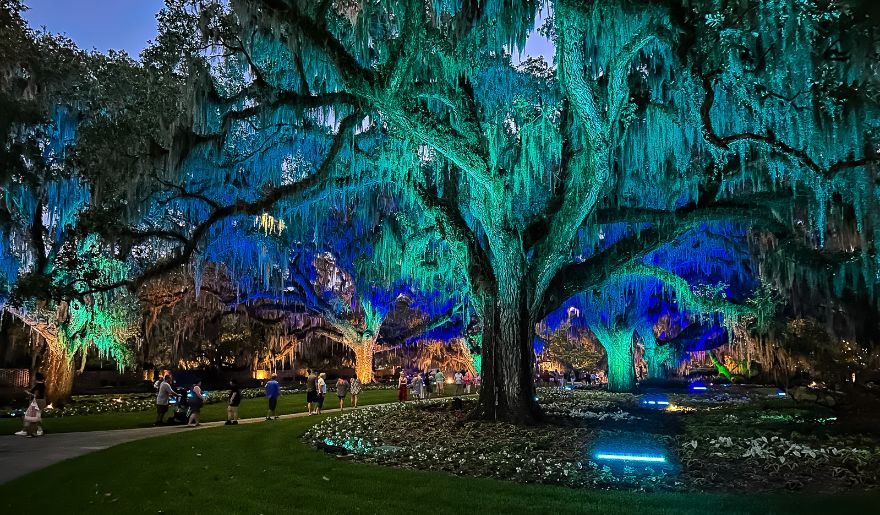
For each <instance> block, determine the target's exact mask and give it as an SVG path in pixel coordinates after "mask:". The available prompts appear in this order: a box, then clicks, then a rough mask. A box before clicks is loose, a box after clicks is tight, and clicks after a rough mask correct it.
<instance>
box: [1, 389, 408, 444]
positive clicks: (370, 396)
mask: <svg viewBox="0 0 880 515" xmlns="http://www.w3.org/2000/svg"><path fill="white" fill-rule="evenodd" d="M212 393H213V392H212ZM220 395H224V396H225V393H222V394H220ZM396 399H397V391H396V390H368V391H364V392H361V395H360V399H359V401H358V403H359V404H360V405H366V404H380V403H384V402H392V401H394V400H396ZM350 401H351V397H348V398H347V401H346V405H347V404H348V403H349V402H350ZM324 407H325V408H327V409H330V408H338V407H339V405H338V401H337V397H336V395H335V394H334V393H332V392H331V393H330V394H329V395H328V396H327V399H326V401H325V402H324ZM172 409H173V408H172ZM305 411H306V394H305V393H294V394H290V395H282V396H281V398H280V399H279V400H278V410H277V413H278V414H279V415H285V414H289V413H302V412H305ZM238 413H239V417H241V418H253V417H265V416H266V399H264V398H260V399H245V400H243V401H242V402H241V407H240V408H239V412H238ZM169 415H170V411H169ZM167 418H168V417H166V419H167ZM155 420H156V412H155V411H154V410H149V411H139V412H134V413H101V414H96V415H77V416H71V417H47V418H45V419H43V427H44V428H45V429H46V431H48V432H51V433H71V432H74V431H102V430H106V429H132V428H136V427H150V426H152V425H153V422H155ZM217 420H226V404H225V403H223V402H220V403H215V404H207V405H205V406H204V407H203V408H202V415H201V421H202V422H213V421H217ZM21 426H22V421H21V419H17V418H6V419H0V434H12V433H14V432H16V431H18V430H20V429H21Z"/></svg>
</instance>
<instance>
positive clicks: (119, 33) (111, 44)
mask: <svg viewBox="0 0 880 515" xmlns="http://www.w3.org/2000/svg"><path fill="white" fill-rule="evenodd" d="M25 4H26V5H27V6H28V7H29V8H30V9H29V10H28V11H26V12H25V18H26V19H27V20H28V22H29V23H30V25H31V27H33V28H35V29H39V28H42V27H44V26H45V27H46V28H47V29H48V30H49V32H56V33H58V32H61V33H64V34H67V35H68V36H69V37H70V38H71V39H73V41H75V42H76V44H77V45H78V46H79V47H81V48H84V49H87V50H91V49H92V48H95V49H97V50H99V51H101V52H107V50H109V49H111V48H112V49H115V50H125V51H127V52H128V53H129V54H130V55H131V56H132V57H137V56H138V55H139V54H140V52H141V50H143V49H144V48H145V47H146V46H147V41H149V40H151V39H153V38H155V37H156V13H157V12H158V11H159V9H161V8H162V5H163V2H162V0H25ZM546 13H547V11H546V10H545V11H543V12H542V13H541V14H540V15H539V17H538V24H540V23H541V20H543V18H544V16H546ZM553 53H554V51H553V45H552V43H550V41H548V40H547V39H546V38H544V37H543V36H541V35H540V34H538V33H537V31H535V32H533V33H532V35H531V36H530V37H529V39H528V41H527V42H526V47H525V49H524V50H523V54H522V55H521V56H517V55H514V61H515V62H518V61H519V60H521V59H525V58H526V57H529V56H538V55H543V56H544V58H545V59H547V62H548V63H551V64H552V63H553Z"/></svg>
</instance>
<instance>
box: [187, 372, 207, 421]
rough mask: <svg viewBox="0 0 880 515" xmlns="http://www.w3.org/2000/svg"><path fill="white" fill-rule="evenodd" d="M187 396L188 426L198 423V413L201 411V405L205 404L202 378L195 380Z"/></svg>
mask: <svg viewBox="0 0 880 515" xmlns="http://www.w3.org/2000/svg"><path fill="white" fill-rule="evenodd" d="M190 394H191V395H189V396H188V401H189V422H187V425H188V426H189V427H196V426H198V425H200V424H199V414H200V413H201V412H202V406H203V405H204V404H205V396H204V395H203V394H202V380H201V379H199V380H198V381H196V384H194V385H193V387H192V389H191V390H190Z"/></svg>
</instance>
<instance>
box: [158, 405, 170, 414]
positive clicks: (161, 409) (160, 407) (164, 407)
mask: <svg viewBox="0 0 880 515" xmlns="http://www.w3.org/2000/svg"><path fill="white" fill-rule="evenodd" d="M156 413H158V414H159V415H164V414H166V413H168V405H167V404H156Z"/></svg>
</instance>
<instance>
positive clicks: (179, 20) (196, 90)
mask: <svg viewBox="0 0 880 515" xmlns="http://www.w3.org/2000/svg"><path fill="white" fill-rule="evenodd" d="M867 5H868V4H864V5H862V4H861V3H858V2H843V1H836V0H813V1H808V2H804V1H800V0H765V1H760V2H758V1H747V0H680V1H649V0H600V1H593V2H581V1H577V0H556V1H553V2H548V3H546V5H545V3H542V2H531V1H525V2H507V1H501V2H483V1H476V0H473V1H471V0H464V1H461V2H433V1H432V2H425V1H423V0H404V1H399V2H384V1H379V2H366V1H358V0H351V1H348V0H346V1H342V0H337V1H320V2H314V1H305V0H302V1H300V0H254V1H243V0H232V1H229V2H220V1H217V2H213V1H208V2H205V1H202V2H190V1H186V0H169V2H168V4H167V6H166V9H165V10H164V11H163V12H162V13H161V15H160V16H159V22H160V35H159V37H158V38H157V42H156V43H155V44H154V45H153V46H152V47H150V48H149V49H148V50H147V51H145V52H144V55H142V56H141V58H142V59H141V61H140V62H139V63H133V62H130V61H129V60H126V58H124V56H116V57H114V56H109V57H106V58H104V61H103V64H101V63H91V61H89V62H90V63H91V64H88V65H87V67H88V68H89V69H96V70H99V71H100V70H106V75H103V76H102V75H100V74H94V73H93V74H88V77H89V80H94V81H95V82H96V84H93V85H90V86H89V87H88V88H86V89H87V90H88V99H87V101H85V102H84V103H85V104H86V105H87V106H88V105H91V106H94V107H93V110H92V111H89V110H88V109H84V108H83V107H81V106H80V102H79V101H78V100H77V97H76V96H75V95H69V94H67V93H58V94H54V95H52V96H51V98H47V100H45V101H44V106H43V107H42V108H41V109H43V111H42V112H44V113H48V112H58V110H59V109H61V110H62V111H61V112H77V113H79V112H83V113H86V114H83V115H79V116H80V118H79V119H78V122H77V137H76V145H75V148H76V151H75V152H74V156H73V157H72V158H71V159H65V160H64V161H65V166H64V168H65V170H68V171H69V173H71V174H76V176H77V177H79V178H81V179H79V180H80V181H81V184H82V185H83V186H82V187H83V189H84V192H83V193H79V194H76V195H67V196H66V199H68V200H73V199H75V200H77V201H78V202H81V203H82V205H83V206H87V207H85V208H83V209H79V208H66V209H67V211H65V212H71V213H72V212H75V213H76V217H77V223H76V224H74V225H75V226H76V228H77V230H76V231H75V232H76V234H77V236H76V240H75V241H76V242H77V245H79V246H82V245H85V244H87V243H86V242H89V243H88V244H89V245H92V246H93V247H90V248H94V249H96V250H95V252H96V253H97V254H99V255H100V256H102V259H107V260H111V261H112V262H113V263H119V266H122V267H124V273H119V274H94V273H91V272H89V271H88V270H90V268H89V266H88V259H85V258H84V257H83V254H84V253H83V252H72V253H71V254H72V256H71V257H70V259H68V260H66V261H65V263H64V265H65V266H64V267H58V268H56V267H50V268H47V267H46V266H40V265H45V264H46V262H48V261H55V259H54V258H50V257H49V256H46V257H43V258H40V254H39V253H37V258H36V260H35V261H33V263H32V262H26V263H24V264H18V265H15V266H13V267H10V266H9V265H7V266H6V268H4V270H8V269H11V268H15V270H16V274H15V275H13V274H9V273H7V274H6V276H7V277H8V278H7V279H6V282H7V284H9V285H12V284H15V285H17V287H19V288H20V289H22V290H27V291H31V292H33V291H34V290H35V289H39V288H35V287H34V285H37V286H41V287H42V289H43V290H44V291H46V292H50V293H51V294H52V296H53V297H55V298H58V299H64V298H74V297H77V298H79V297H83V296H85V295H95V294H98V293H107V292H116V291H119V290H121V289H127V290H129V291H138V290H139V289H140V288H141V287H142V286H143V285H144V284H145V283H146V282H147V281H149V280H151V279H153V278H159V277H162V276H163V275H164V274H167V273H169V272H175V271H177V270H179V269H180V268H181V267H190V268H191V269H192V270H193V273H194V276H195V278H196V288H197V289H198V287H199V286H198V284H199V276H200V270H202V269H204V267H205V266H206V264H209V263H210V264H221V265H222V266H223V267H224V268H225V271H226V273H227V274H229V278H230V280H231V282H232V284H234V285H235V295H236V296H237V298H248V296H266V295H271V296H273V297H274V298H275V300H279V299H281V300H284V297H285V295H287V294H288V293H290V291H291V288H292V287H293V286H292V282H294V281H295V278H296V276H298V275H302V274H301V273H300V272H303V271H304V270H305V269H308V268H309V267H310V266H312V265H314V263H315V260H322V259H329V258H325V257H321V256H333V258H332V259H333V260H334V261H336V262H337V263H340V264H341V268H342V269H345V270H346V272H345V274H346V276H348V277H350V278H351V281H352V282H353V283H355V284H357V285H358V286H357V287H355V288H354V291H355V292H356V293H355V296H360V299H359V300H354V297H352V299H350V300H349V306H350V311H349V312H347V314H348V315H350V316H352V317H354V318H356V319H361V318H362V319H363V321H364V322H363V323H364V324H365V325H364V327H360V328H359V331H361V333H360V334H361V335H363V334H365V332H364V331H369V332H371V334H373V336H375V335H376V331H375V330H373V329H371V328H370V323H375V322H376V320H377V319H381V314H382V311H381V309H384V308H378V307H377V304H376V303H375V302H374V299H368V298H367V297H364V296H363V295H364V294H366V293H368V292H375V291H378V290H384V291H385V292H386V293H387V292H391V293H396V294H398V295H399V294H400V293H401V291H400V290H399V287H405V288H407V289H408V290H409V291H417V292H420V293H419V294H416V293H413V296H412V297H411V298H412V299H416V298H422V299H428V300H429V302H428V303H427V304H430V305H431V306H433V307H432V308H431V309H430V310H429V312H430V313H429V315H430V316H429V318H433V317H434V316H437V315H442V314H443V313H445V312H446V311H447V310H448V309H450V307H451V305H456V306H457V305H461V306H462V308H461V313H463V314H462V316H463V317H464V318H463V319H462V320H461V325H462V327H466V326H467V325H468V323H469V322H468V320H467V318H468V317H470V316H471V314H472V315H473V317H474V318H475V319H478V320H479V325H480V328H481V335H480V342H481V346H480V347H481V371H482V375H483V384H484V385H485V388H484V389H483V390H482V391H481V394H480V396H481V397H480V407H479V409H478V411H477V412H476V413H475V416H478V417H482V418H488V419H503V420H509V421H514V422H530V421H533V420H535V418H537V417H538V416H540V412H539V408H538V407H537V405H536V403H535V401H534V384H533V375H534V370H533V368H534V348H533V339H534V336H535V328H536V326H537V325H538V324H540V323H542V322H543V321H545V319H546V318H547V317H548V315H552V314H553V313H554V312H556V313H559V312H561V311H560V310H562V311H564V312H567V311H565V310H566V309H567V307H570V306H571V305H572V302H575V303H578V304H579V306H578V307H579V308H583V313H585V314H589V313H593V314H601V313H605V315H604V318H603V317H602V316H599V318H598V319H597V320H598V321H599V323H595V324H592V326H591V330H592V331H593V333H594V334H596V336H597V337H599V340H600V341H602V340H603V336H602V334H600V333H603V332H607V331H605V330H607V329H609V328H613V329H615V331H616V330H617V329H619V328H622V327H626V328H627V329H626V330H625V331H624V333H628V335H625V336H624V335H621V336H619V338H618V337H611V336H606V337H605V340H609V339H611V340H614V339H616V340H621V341H623V340H624V339H628V341H629V345H630V346H631V344H632V335H633V331H634V330H635V331H636V332H638V333H639V334H640V335H641V337H642V339H643V340H645V341H646V345H648V343H647V340H652V339H654V338H653V337H654V336H655V335H654V334H653V332H654V330H653V329H651V330H648V329H647V326H648V325H650V324H646V323H645V320H650V316H651V315H650V313H649V311H650V306H651V305H654V306H656V305H660V304H662V305H665V306H667V311H670V312H671V311H674V312H677V313H679V314H680V316H681V317H685V319H686V320H688V322H687V323H688V324H691V325H694V327H695V328H696V327H701V326H706V328H707V330H709V329H708V328H709V327H711V326H717V327H722V328H723V330H724V331H726V332H727V333H728V334H732V332H733V330H734V329H733V328H734V326H736V324H737V323H738V322H739V321H740V320H741V319H743V318H744V317H745V318H748V317H752V318H755V317H758V318H764V317H765V315H766V309H765V308H766V305H767V302H763V301H762V299H764V300H766V298H769V297H768V296H767V295H766V289H767V288H770V289H773V290H774V291H776V293H777V294H778V295H779V296H781V297H783V298H794V297H796V295H794V294H793V292H797V291H799V290H801V289H804V288H806V289H807V290H809V292H810V295H813V296H816V297H820V296H821V297H830V298H834V299H844V298H846V297H848V296H849V297H853V296H855V297H857V298H858V299H859V300H858V302H860V303H862V304H866V305H870V306H873V307H874V308H876V300H875V299H876V295H875V285H876V283H877V277H878V272H880V269H878V257H877V254H876V251H875V247H874V240H875V236H876V231H877V230H878V224H877V221H878V220H877V219H876V217H877V215H878V213H880V211H878V210H877V208H876V205H875V204H876V201H877V190H876V187H875V180H876V179H875V177H874V170H875V167H876V163H877V161H878V159H880V153H878V152H880V146H878V141H877V138H878V134H877V129H878V126H877V125H878V93H880V87H878V86H880V84H878V79H877V77H878V74H877V71H878V70H877V69H878V58H877V56H878V55H880V54H878V50H880V44H878V29H877V24H876V23H875V22H876V13H874V12H872V11H871V10H869V9H868V8H867V7H865V6H867ZM543 7H548V8H549V9H548V10H547V11H541V9H542V8H543ZM10 12H14V9H12V10H11V11H10ZM539 12H545V13H549V14H548V15H546V14H542V15H541V18H542V21H541V22H540V23H541V30H543V31H544V32H545V33H546V34H547V35H548V36H549V37H550V38H551V39H552V41H553V42H554V44H555V51H556V54H555V59H554V62H553V63H546V62H543V61H542V60H539V59H528V60H525V61H523V62H518V61H517V60H515V59H514V55H515V54H516V53H517V52H518V51H519V50H520V49H522V47H523V46H524V43H525V41H526V38H527V37H528V35H529V33H530V32H531V31H533V30H535V29H536V24H537V23H538V22H537V20H538V17H539V16H538V13H539ZM21 30H25V29H21ZM31 39H32V40H33V38H31ZM71 51H72V50H71ZM44 52H46V51H40V52H37V54H39V55H42V53H44ZM41 59H42V58H41ZM90 59H97V60H98V61H100V59H98V58H97V57H96V56H92V57H91V58H90ZM73 76H76V74H74V73H72V72H71V73H64V74H63V77H64V80H69V79H68V77H73ZM16 95H17V96H16ZM21 95H22V93H20V92H17V93H13V96H14V97H15V98H18V97H20V96H21ZM16 101H17V100H16ZM71 109H76V111H70V110H71ZM65 110H66V111H65ZM7 204H9V200H7ZM7 209H8V208H7ZM44 209H45V208H44ZM50 209H62V208H61V204H58V203H53V207H52V208H50ZM38 211H40V210H38ZM62 225H64V224H62ZM67 225H69V224H67ZM27 227H29V225H27V224H25V225H24V228H27ZM33 232H41V233H42V232H44V231H43V230H42V229H41V230H40V231H33ZM45 232H50V231H49V229H45ZM38 247H39V246H38ZM40 248H42V247H40ZM71 248H74V247H71ZM2 252H7V253H8V252H9V251H8V250H5V251H2ZM85 254H88V253H85ZM4 255H9V254H0V257H2V256H4ZM358 255H360V260H358V259H355V258H356V257H357V256H358ZM41 259H42V261H41ZM5 262H6V263H9V261H8V260H7V261H5ZM292 262H297V263H298V266H299V268H295V267H294V268H292V267H291V263H292ZM358 263H360V265H359V266H357V265H358ZM303 267H305V269H304V268H303ZM62 268H63V269H62ZM23 277H26V278H28V280H23ZM314 279H315V277H312V281H311V284H309V285H307V286H308V288H301V289H300V290H299V293H300V294H304V295H305V294H307V293H309V292H308V290H310V289H312V290H314V287H315V284H316V281H315V280H314ZM317 282H320V281H317ZM28 284H30V285H32V286H31V287H29V288H24V286H27V285H28ZM19 285H20V286H19ZM71 285H73V286H72V287H71ZM377 289H378V290H377ZM734 290H735V291H734ZM324 293H325V292H322V291H319V290H318V291H312V294H310V295H306V297H309V298H304V299H301V300H297V302H301V303H303V304H304V305H305V306H308V307H309V309H318V306H320V305H321V304H322V303H324V302H326V301H327V298H325V296H324ZM826 294H827V295H826ZM440 297H443V298H444V301H443V302H439V303H436V302H434V301H433V300H430V299H435V298H440ZM389 298H390V297H389ZM786 302H788V304H792V303H793V302H794V301H786ZM833 304H834V302H830V301H829V302H825V303H824V304H823V305H825V306H827V310H826V311H827V313H825V314H826V315H827V316H833V315H832V314H831V312H832V311H834V310H835V309H834V307H833ZM386 305H387V303H386ZM603 306H605V307H613V308H614V309H611V310H610V312H613V314H612V315H611V316H612V317H616V318H615V320H618V321H622V320H625V319H627V318H631V319H632V320H631V323H629V322H627V323H618V322H614V323H612V324H610V325H609V320H611V319H609V318H608V316H609V310H608V309H604V308H603ZM331 311H332V310H330V311H328V310H326V309H321V312H322V314H323V316H324V317H325V318H327V319H331V320H332V319H333V317H334V316H335V317H337V318H338V316H339V313H340V312H339V310H338V309H337V310H336V314H333V313H332V312H331ZM471 312H472V313H471ZM368 322H370V323H368ZM655 322H656V321H655ZM359 323H360V322H359ZM686 325H687V324H686ZM649 332H650V333H652V334H650V335H649V334H648V333H649ZM655 343H656V342H655ZM655 343H650V345H651V346H655ZM618 347H619V346H616V345H606V349H607V350H608V354H609V368H612V367H618V366H620V367H622V369H629V368H631V366H630V364H629V363H628V360H631V358H632V355H631V353H630V355H629V358H626V357H625V356H623V355H625V354H626V352H618V351H617V350H616V349H618ZM618 356H620V357H618ZM632 387H633V381H632V380H630V379H626V380H624V381H623V382H621V383H620V385H619V386H617V388H620V389H629V388H632Z"/></svg>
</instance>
